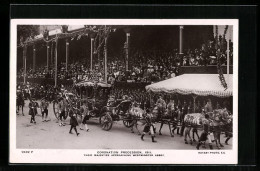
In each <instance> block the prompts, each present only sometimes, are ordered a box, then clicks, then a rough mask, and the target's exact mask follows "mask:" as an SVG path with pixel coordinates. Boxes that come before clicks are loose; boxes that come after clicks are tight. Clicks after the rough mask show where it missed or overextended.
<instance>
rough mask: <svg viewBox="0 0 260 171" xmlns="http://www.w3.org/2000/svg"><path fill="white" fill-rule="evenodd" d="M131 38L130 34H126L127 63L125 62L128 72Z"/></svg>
mask: <svg viewBox="0 0 260 171" xmlns="http://www.w3.org/2000/svg"><path fill="white" fill-rule="evenodd" d="M129 37H130V33H126V62H125V65H126V66H125V69H126V71H128V59H129Z"/></svg>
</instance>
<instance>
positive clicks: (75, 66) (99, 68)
mask: <svg viewBox="0 0 260 171" xmlns="http://www.w3.org/2000/svg"><path fill="white" fill-rule="evenodd" d="M219 42H223V38H222V37H221V36H220V37H219ZM225 43H226V42H225V41H224V44H225ZM222 44H223V43H222ZM225 47H226V46H225ZM225 47H224V48H223V47H222V46H220V47H219V48H218V49H220V52H219V53H220V54H219V62H220V64H221V65H226V64H227V53H226V48H225ZM232 47H233V46H232V42H230V49H231V51H230V63H231V64H232V60H233V51H232ZM216 56H217V52H216V44H215V43H214V41H208V42H207V43H205V44H203V45H202V46H201V48H199V49H186V50H184V52H183V54H179V52H178V50H177V49H173V50H172V51H170V52H165V51H160V50H156V51H155V50H153V51H138V50H132V52H131V57H130V58H129V66H128V70H126V69H125V68H126V66H125V60H124V57H122V58H121V59H120V58H118V57H117V58H113V57H109V58H108V64H107V71H108V73H107V80H108V82H109V83H113V82H115V81H129V82H157V81H161V80H165V79H168V78H172V77H175V76H176V75H178V74H179V67H180V66H207V65H216V64H217V57H216ZM67 67H68V68H67V70H66V64H65V63H60V64H59V65H58V72H57V76H58V79H67V80H71V79H72V80H74V81H75V82H77V81H81V80H96V81H101V82H102V81H104V65H103V61H99V62H98V63H96V65H94V66H93V70H92V71H91V70H90V64H89V62H87V61H86V60H82V61H77V62H75V63H70V64H69V65H68V66H67ZM17 76H18V77H20V78H21V77H23V68H22V69H20V70H19V71H18V75H17ZM26 76H27V78H54V76H55V70H54V67H50V68H49V70H48V71H47V68H46V67H37V68H36V69H35V71H33V69H32V68H27V73H26Z"/></svg>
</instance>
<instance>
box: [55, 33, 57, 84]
mask: <svg viewBox="0 0 260 171" xmlns="http://www.w3.org/2000/svg"><path fill="white" fill-rule="evenodd" d="M55 42H56V44H55V46H56V47H55V87H57V79H58V35H57V34H56V40H55Z"/></svg>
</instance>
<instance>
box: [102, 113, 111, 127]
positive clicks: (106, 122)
mask: <svg viewBox="0 0 260 171" xmlns="http://www.w3.org/2000/svg"><path fill="white" fill-rule="evenodd" d="M99 123H100V125H101V128H102V129H103V130H105V131H109V130H110V129H111V128H112V125H113V119H112V117H111V116H110V114H109V113H106V114H104V115H102V116H100V118H99Z"/></svg>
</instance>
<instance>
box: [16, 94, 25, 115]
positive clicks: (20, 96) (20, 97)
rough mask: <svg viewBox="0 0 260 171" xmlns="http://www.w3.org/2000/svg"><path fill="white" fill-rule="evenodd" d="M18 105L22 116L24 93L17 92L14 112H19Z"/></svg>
mask: <svg viewBox="0 0 260 171" xmlns="http://www.w3.org/2000/svg"><path fill="white" fill-rule="evenodd" d="M20 107H21V108H22V114H23V116H24V113H23V107H24V95H23V93H22V92H20V93H18V94H17V98H16V113H17V114H18V113H19V109H20Z"/></svg>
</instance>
